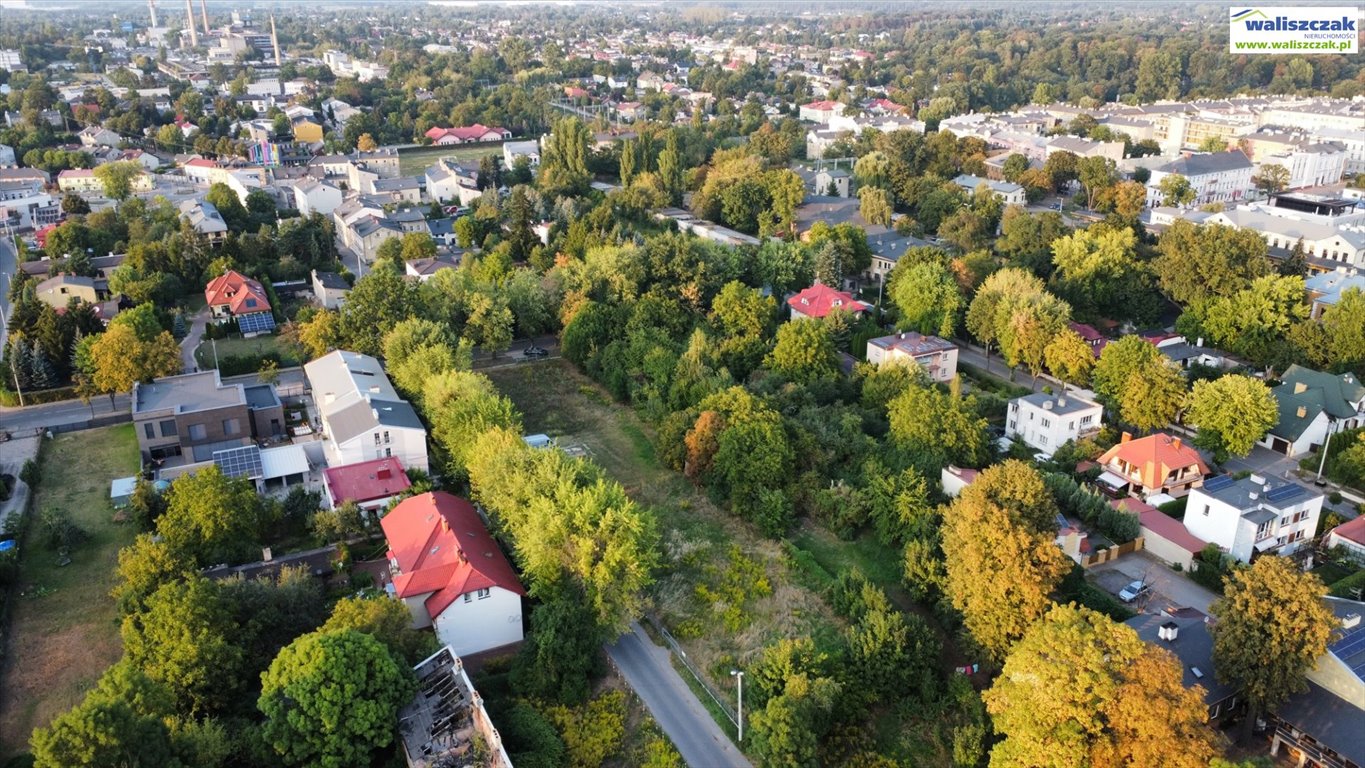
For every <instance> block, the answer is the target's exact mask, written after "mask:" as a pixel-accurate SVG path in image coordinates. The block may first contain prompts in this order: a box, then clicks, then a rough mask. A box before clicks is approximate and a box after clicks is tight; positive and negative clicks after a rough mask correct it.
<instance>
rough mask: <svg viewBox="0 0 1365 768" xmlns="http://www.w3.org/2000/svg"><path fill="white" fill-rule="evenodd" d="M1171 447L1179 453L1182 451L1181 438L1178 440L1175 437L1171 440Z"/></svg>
mask: <svg viewBox="0 0 1365 768" xmlns="http://www.w3.org/2000/svg"><path fill="white" fill-rule="evenodd" d="M1171 445H1172V446H1173V447H1174V448H1175V449H1176V450H1177V451H1178V450H1180V438H1178V437H1173V438H1171Z"/></svg>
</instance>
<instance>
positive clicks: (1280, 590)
mask: <svg viewBox="0 0 1365 768" xmlns="http://www.w3.org/2000/svg"><path fill="white" fill-rule="evenodd" d="M1326 594H1327V588H1326V587H1324V586H1323V584H1322V581H1321V580H1320V579H1318V577H1317V576H1314V575H1313V574H1309V573H1304V572H1303V571H1302V570H1300V569H1299V567H1298V566H1297V565H1296V564H1295V563H1294V562H1293V561H1291V560H1286V559H1284V558H1282V557H1275V556H1267V557H1259V558H1257V559H1256V561H1255V562H1253V563H1252V564H1251V567H1249V568H1238V569H1236V570H1234V571H1233V572H1232V573H1231V574H1230V575H1229V576H1228V577H1227V579H1226V581H1225V582H1224V588H1223V597H1222V598H1220V599H1218V600H1215V601H1214V603H1213V605H1212V606H1210V608H1209V613H1211V614H1212V615H1213V617H1214V618H1215V619H1217V621H1216V622H1215V623H1214V624H1212V625H1210V627H1209V632H1210V634H1212V635H1213V666H1214V670H1215V673H1216V674H1217V675H1218V681H1219V682H1221V683H1225V684H1231V685H1235V686H1237V688H1238V689H1239V690H1240V691H1241V692H1242V696H1243V698H1244V699H1245V701H1246V702H1247V705H1248V706H1249V708H1250V711H1249V712H1248V713H1247V717H1246V723H1247V726H1248V727H1246V728H1245V730H1244V731H1243V733H1244V734H1245V733H1246V732H1247V731H1249V730H1250V729H1249V725H1250V724H1251V723H1254V722H1255V721H1256V718H1257V717H1258V716H1260V714H1261V713H1263V712H1267V711H1271V712H1273V711H1274V710H1275V708H1276V707H1278V706H1279V705H1280V704H1282V703H1283V702H1284V701H1285V699H1287V698H1289V696H1290V695H1291V694H1294V693H1299V692H1301V691H1305V690H1307V689H1308V686H1307V684H1306V683H1305V682H1304V673H1306V672H1307V671H1308V670H1310V669H1312V668H1313V667H1314V666H1315V665H1316V664H1317V663H1318V659H1319V658H1321V657H1322V655H1323V654H1324V653H1326V651H1327V642H1328V640H1329V639H1330V638H1331V637H1332V632H1333V630H1335V629H1336V627H1337V626H1338V623H1337V621H1336V617H1335V615H1334V614H1333V613H1332V609H1331V608H1330V607H1329V606H1328V605H1327V604H1326V602H1325V601H1324V600H1323V597H1324V596H1325V595H1326Z"/></svg>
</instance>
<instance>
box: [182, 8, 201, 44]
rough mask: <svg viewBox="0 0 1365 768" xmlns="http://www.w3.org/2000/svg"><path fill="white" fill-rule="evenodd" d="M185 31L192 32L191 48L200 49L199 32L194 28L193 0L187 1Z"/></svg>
mask: <svg viewBox="0 0 1365 768" xmlns="http://www.w3.org/2000/svg"><path fill="white" fill-rule="evenodd" d="M185 29H188V30H189V31H190V47H191V48H198V47H199V32H198V30H196V29H195V28H194V5H193V4H192V3H191V0H185Z"/></svg>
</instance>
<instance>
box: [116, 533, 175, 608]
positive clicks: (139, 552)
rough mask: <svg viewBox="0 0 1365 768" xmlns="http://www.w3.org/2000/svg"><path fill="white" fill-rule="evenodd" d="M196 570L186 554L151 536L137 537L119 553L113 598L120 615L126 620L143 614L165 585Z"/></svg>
mask: <svg viewBox="0 0 1365 768" xmlns="http://www.w3.org/2000/svg"><path fill="white" fill-rule="evenodd" d="M195 570H196V568H195V563H194V561H193V560H192V559H191V558H190V557H189V556H187V555H186V554H185V553H182V552H179V551H177V550H175V549H173V548H172V547H171V545H170V544H167V543H166V542H165V541H164V540H162V539H161V538H159V537H154V536H153V535H152V534H150V533H142V534H138V537H137V538H136V539H134V540H133V543H132V544H130V545H128V546H126V547H124V548H123V549H120V550H119V553H118V568H117V571H116V573H117V574H118V586H116V587H114V589H113V590H112V591H111V593H110V594H111V595H112V596H113V598H114V600H115V601H117V602H118V605H119V613H121V614H123V615H125V616H126V615H128V614H130V613H134V612H138V611H141V610H143V606H144V605H145V603H146V600H147V598H148V597H150V596H151V595H152V594H153V593H154V592H156V590H157V589H159V588H160V587H161V585H162V584H166V583H168V582H172V581H176V580H178V579H181V578H184V577H185V576H186V575H188V574H190V573H193V572H194V571H195Z"/></svg>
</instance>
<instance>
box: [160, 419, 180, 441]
mask: <svg viewBox="0 0 1365 768" xmlns="http://www.w3.org/2000/svg"><path fill="white" fill-rule="evenodd" d="M177 434H179V433H178V432H176V429H175V419H166V420H165V421H163V422H161V436H162V437H175V436H176V435H177Z"/></svg>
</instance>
